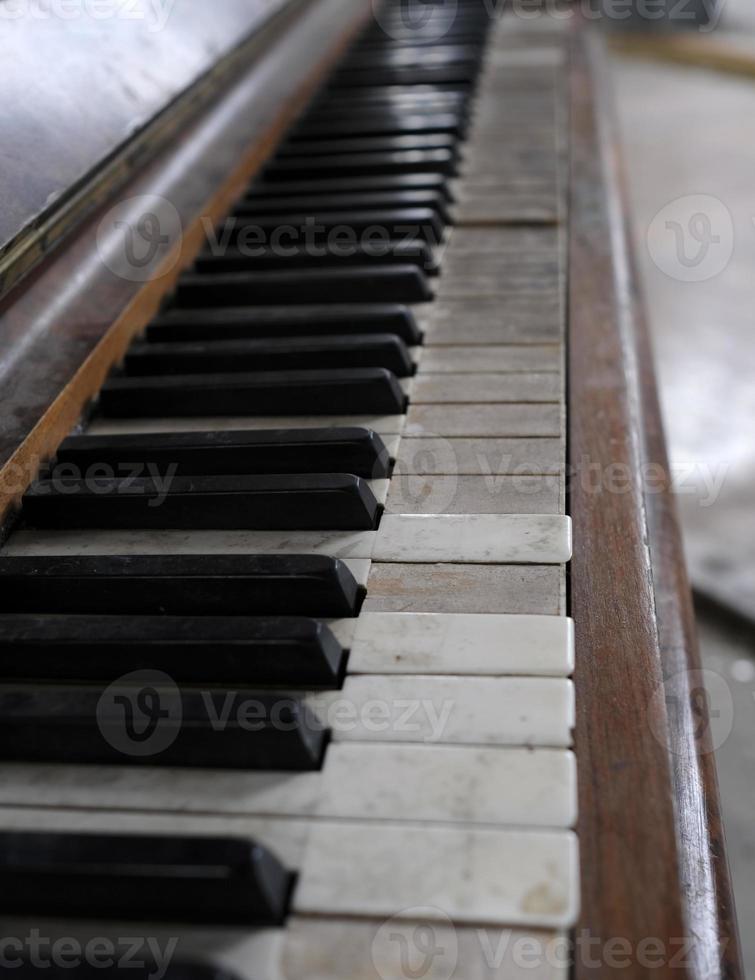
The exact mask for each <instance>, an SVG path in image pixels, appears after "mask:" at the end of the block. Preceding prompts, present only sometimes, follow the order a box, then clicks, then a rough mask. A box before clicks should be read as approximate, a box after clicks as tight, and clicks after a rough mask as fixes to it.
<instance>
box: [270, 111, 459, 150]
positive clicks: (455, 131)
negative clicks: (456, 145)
mask: <svg viewBox="0 0 755 980" xmlns="http://www.w3.org/2000/svg"><path fill="white" fill-rule="evenodd" d="M465 130H466V125H465V121H464V119H463V116H461V115H460V114H458V113H454V112H435V113H416V114H401V113H398V112H393V113H392V112H390V111H385V112H382V113H371V114H370V115H365V114H364V113H352V114H346V113H344V115H342V116H339V117H336V116H333V117H331V118H330V119H328V118H324V119H323V118H320V119H318V118H316V117H315V118H305V119H304V120H303V121H302V122H301V123H300V124H299V125H298V126H297V127H296V128H295V129H294V130H293V131H292V132H291V133H290V135H289V140H291V141H293V142H296V143H298V142H305V141H309V140H317V139H322V138H323V137H332V138H343V139H350V138H352V137H354V136H373V135H387V136H394V135H395V136H399V135H412V134H418V133H449V134H450V135H451V136H456V137H461V136H463V134H464V132H465Z"/></svg>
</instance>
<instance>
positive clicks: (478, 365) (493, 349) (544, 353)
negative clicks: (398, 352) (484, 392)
mask: <svg viewBox="0 0 755 980" xmlns="http://www.w3.org/2000/svg"><path fill="white" fill-rule="evenodd" d="M562 356H563V355H562V353H561V348H560V347H559V346H558V345H557V344H540V345H535V344H532V345H525V344H518V345H515V344H497V345H495V346H491V345H488V346H482V345H480V346H477V347H451V346H448V347H425V348H424V350H423V352H422V360H421V362H420V366H419V373H420V374H421V375H425V374H477V373H480V372H485V371H493V372H498V373H501V374H503V373H512V374H514V373H518V372H520V371H524V372H526V371H540V372H543V371H553V372H559V371H560V370H561V361H562ZM415 391H416V389H415ZM415 397H416V396H415Z"/></svg>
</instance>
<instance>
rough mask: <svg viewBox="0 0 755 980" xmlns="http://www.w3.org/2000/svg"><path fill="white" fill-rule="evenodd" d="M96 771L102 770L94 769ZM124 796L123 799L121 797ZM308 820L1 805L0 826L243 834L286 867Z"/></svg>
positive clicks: (296, 863) (302, 841) (295, 859)
mask: <svg viewBox="0 0 755 980" xmlns="http://www.w3.org/2000/svg"><path fill="white" fill-rule="evenodd" d="M93 771H95V772H99V771H101V770H99V769H97V770H93ZM121 802H123V801H121ZM311 826H312V824H311V821H309V820H305V819H299V818H288V817H265V816H263V817H250V816H236V815H214V814H195V813H177V812H175V811H173V812H169V813H166V812H161V813H158V812H154V813H145V812H143V811H140V812H128V811H127V810H118V811H113V810H94V809H84V808H80V807H72V808H70V809H69V808H61V809H56V808H53V807H47V806H45V807H19V806H15V805H13V804H12V803H11V804H10V805H8V806H0V830H27V831H53V832H60V833H65V832H73V833H81V834H88V833H92V834H155V835H165V836H166V837H177V836H189V837H190V836H194V835H198V836H202V837H248V838H250V839H252V840H256V841H257V842H258V843H259V844H262V845H264V846H265V847H267V848H269V849H270V850H271V851H273V853H274V854H275V855H276V856H277V857H278V858H279V860H281V861H282V862H283V864H285V865H286V867H287V868H291V869H292V870H293V869H296V868H299V867H301V863H302V860H303V857H304V848H305V846H306V842H307V836H308V835H309V833H310V829H311Z"/></svg>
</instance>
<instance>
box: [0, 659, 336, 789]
mask: <svg viewBox="0 0 755 980" xmlns="http://www.w3.org/2000/svg"><path fill="white" fill-rule="evenodd" d="M166 685H170V686H166ZM244 719H246V720H244ZM327 739H328V732H327V730H326V728H325V726H324V725H323V724H322V723H321V722H320V720H319V719H318V718H317V717H316V716H315V715H313V714H312V712H311V711H310V710H309V709H308V708H307V707H306V706H305V705H304V704H303V703H302V701H300V700H299V699H297V698H296V697H293V696H292V695H290V694H287V693H286V692H284V691H280V692H277V691H253V690H239V689H235V690H233V691H228V690H227V689H225V688H218V689H212V690H203V691H197V690H191V689H189V690H179V688H178V687H176V685H175V684H174V683H173V681H172V679H171V678H168V679H167V680H165V681H163V680H162V679H161V678H160V675H159V674H154V673H153V672H149V671H148V672H147V673H145V674H144V676H143V682H142V681H135V682H134V683H133V684H130V685H127V684H126V683H125V682H121V683H117V684H116V685H115V686H113V685H111V686H110V687H108V688H106V689H105V690H104V691H103V690H102V689H101V688H99V687H71V686H66V687H57V686H55V687H53V686H41V687H40V686H36V687H34V688H32V687H29V686H25V687H22V686H19V687H7V686H6V687H3V688H0V759H4V760H6V761H9V762H10V761H13V762H51V763H62V764H66V765H105V766H106V765H128V766H134V765H139V766H171V767H176V768H182V769H239V770H265V771H267V770H274V771H280V772H304V771H308V770H313V769H319V768H320V766H321V764H322V759H323V754H324V752H325V747H326V744H327Z"/></svg>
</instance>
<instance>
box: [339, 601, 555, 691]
mask: <svg viewBox="0 0 755 980" xmlns="http://www.w3.org/2000/svg"><path fill="white" fill-rule="evenodd" d="M330 625H331V629H332V630H333V631H334V633H335V634H336V636H337V637H338V638H339V639H341V640H342V642H343V643H344V645H345V646H347V647H349V648H350V650H351V656H350V657H349V673H350V674H483V675H484V674H490V675H493V676H501V675H506V674H522V675H525V676H533V677H534V676H553V677H568V676H569V675H570V674H571V673H572V672H573V670H574V625H573V623H572V621H571V620H570V619H568V618H566V617H565V616H510V615H506V614H500V615H485V614H482V613H478V614H465V613H400V612H363V613H362V614H361V616H359V618H358V619H354V620H337V621H335V622H333V623H331V624H330Z"/></svg>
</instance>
